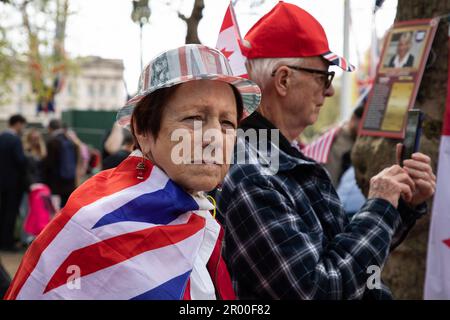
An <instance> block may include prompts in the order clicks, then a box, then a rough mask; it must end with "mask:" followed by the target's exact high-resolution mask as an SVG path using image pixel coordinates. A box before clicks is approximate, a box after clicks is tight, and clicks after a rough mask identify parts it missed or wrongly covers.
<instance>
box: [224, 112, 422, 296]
mask: <svg viewBox="0 0 450 320" xmlns="http://www.w3.org/2000/svg"><path fill="white" fill-rule="evenodd" d="M241 128H242V129H244V130H246V129H249V128H254V129H274V128H275V127H274V126H273V125H272V124H271V123H270V122H269V121H268V120H267V119H265V118H264V117H263V116H262V115H260V114H259V113H257V112H255V113H253V114H252V115H251V116H249V117H248V118H247V119H246V120H244V121H243V122H242V123H241ZM269 143H270V142H269ZM239 144H240V147H243V146H245V148H246V149H241V150H245V152H249V148H252V147H251V146H250V145H249V144H248V142H246V141H245V140H243V139H238V142H237V148H236V149H235V151H236V150H239ZM271 147H272V148H276V146H275V145H274V144H273V143H271ZM279 148H280V149H279V152H280V154H279V170H278V173H276V174H275V175H265V174H264V168H263V166H264V165H263V164H261V163H264V161H261V160H260V161H259V162H258V163H254V164H252V163H250V164H235V165H233V166H232V167H231V169H230V171H229V173H228V175H227V176H226V178H225V180H224V184H223V186H222V189H221V190H219V191H217V193H216V198H217V207H218V216H219V220H220V221H221V222H222V224H223V226H224V228H225V248H224V257H225V260H226V261H227V263H228V267H229V270H230V273H231V277H232V281H233V286H234V289H235V291H236V295H237V297H238V298H240V299H362V298H369V299H370V298H372V299H390V298H392V295H391V293H390V290H389V289H388V288H387V287H386V286H385V285H384V284H381V287H380V288H372V289H370V290H369V289H368V287H367V280H368V278H369V277H370V276H371V274H372V273H371V272H372V271H370V270H369V269H368V268H369V267H370V266H379V267H380V268H382V266H383V265H384V263H385V262H386V260H387V257H388V254H389V250H390V248H392V247H393V246H395V245H397V244H398V243H399V241H401V240H402V239H403V238H404V237H405V235H406V234H407V231H408V230H409V229H410V228H411V227H412V225H414V223H415V220H416V219H417V218H418V217H419V216H421V215H423V214H424V213H426V206H421V207H420V208H419V209H416V210H412V209H410V208H408V207H407V206H406V205H404V204H403V203H400V205H399V210H397V209H396V208H395V207H393V206H392V205H391V204H390V203H389V202H388V201H386V200H383V199H370V200H368V201H367V202H366V203H365V204H364V206H363V207H362V208H361V210H360V211H359V212H358V213H357V214H356V215H355V216H354V217H353V218H352V220H351V221H349V220H348V218H347V216H346V215H345V213H344V210H343V207H342V205H341V203H340V200H339V198H338V195H337V194H336V191H335V189H334V187H333V186H332V184H331V181H330V179H329V176H328V174H327V173H326V171H325V170H324V169H323V167H322V166H321V165H319V164H318V163H316V162H314V161H313V160H312V159H309V158H306V157H305V156H303V155H302V154H301V153H300V152H299V151H297V150H296V149H294V148H293V147H291V145H290V143H289V142H288V141H287V139H286V138H284V137H283V136H282V135H281V133H280V142H279ZM272 150H274V149H272ZM250 154H251V152H250ZM236 156H237V154H236V152H235V157H236ZM258 156H259V157H260V159H262V158H264V155H261V154H258ZM248 162H250V161H248ZM399 211H400V214H399Z"/></svg>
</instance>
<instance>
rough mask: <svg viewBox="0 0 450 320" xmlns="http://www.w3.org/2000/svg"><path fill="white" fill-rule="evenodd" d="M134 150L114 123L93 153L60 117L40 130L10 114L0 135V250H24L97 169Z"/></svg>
mask: <svg viewBox="0 0 450 320" xmlns="http://www.w3.org/2000/svg"><path fill="white" fill-rule="evenodd" d="M132 150H133V138H132V136H131V134H130V133H129V132H128V131H127V130H124V129H122V128H121V127H119V126H118V125H115V126H114V127H113V128H112V129H111V130H109V131H108V132H107V133H106V134H105V136H104V138H103V141H102V150H97V149H96V148H94V147H92V146H90V145H87V144H86V143H84V142H83V141H82V140H81V139H80V138H79V137H78V136H77V134H76V133H75V131H74V130H73V129H71V128H69V127H68V126H67V125H66V124H65V123H63V122H62V121H61V120H60V119H53V120H51V121H50V122H49V123H48V126H47V127H46V128H45V129H38V128H27V121H26V119H25V118H24V117H23V116H22V115H19V114H17V115H14V116H11V117H10V118H9V121H8V128H7V129H6V130H4V131H3V132H1V133H0V154H1V155H2V156H1V157H0V250H2V251H9V252H17V251H20V250H22V249H23V248H24V247H26V246H28V245H29V244H30V242H31V241H32V240H33V239H34V238H35V237H36V236H37V235H38V234H39V233H40V232H41V231H42V230H43V229H44V228H45V226H46V225H47V224H48V223H49V222H50V220H51V218H52V217H53V215H54V214H55V213H57V212H58V211H59V209H60V208H62V207H64V205H65V204H66V202H67V199H68V198H69V196H70V194H71V193H72V192H73V190H75V189H76V188H77V187H78V186H79V185H80V184H82V183H83V182H84V181H85V180H86V179H87V178H89V177H90V176H92V175H93V174H95V173H97V172H98V171H100V170H102V169H109V168H113V167H115V166H117V165H118V164H119V163H120V162H121V161H122V160H123V159H125V158H126V157H127V156H128V155H129V154H130V152H131V151H132Z"/></svg>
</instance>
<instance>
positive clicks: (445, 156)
mask: <svg viewBox="0 0 450 320" xmlns="http://www.w3.org/2000/svg"><path fill="white" fill-rule="evenodd" d="M449 44H450V29H449ZM448 65H449V66H450V55H449V60H448ZM448 79H449V80H447V81H448V84H447V103H446V110H445V116H444V128H443V131H442V137H441V143H440V147H439V163H438V172H437V185H436V193H435V196H434V203H433V213H432V216H431V227H430V236H429V239H428V257H427V270H426V277H425V292H424V298H425V299H450V209H449V199H450V179H449V177H450V68H449V73H448Z"/></svg>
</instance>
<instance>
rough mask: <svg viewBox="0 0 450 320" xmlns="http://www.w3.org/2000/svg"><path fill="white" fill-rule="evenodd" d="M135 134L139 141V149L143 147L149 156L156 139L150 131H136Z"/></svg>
mask: <svg viewBox="0 0 450 320" xmlns="http://www.w3.org/2000/svg"><path fill="white" fill-rule="evenodd" d="M135 136H136V140H137V143H138V144H139V149H141V151H142V153H143V154H144V155H145V156H148V155H149V154H150V150H151V148H152V145H153V144H154V142H155V139H154V138H153V136H152V135H151V134H150V133H149V132H147V133H141V132H139V133H138V132H135Z"/></svg>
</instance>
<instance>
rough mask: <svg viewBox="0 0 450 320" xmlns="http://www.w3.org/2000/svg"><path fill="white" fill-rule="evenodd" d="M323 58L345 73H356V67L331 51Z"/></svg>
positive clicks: (323, 55)
mask: <svg viewBox="0 0 450 320" xmlns="http://www.w3.org/2000/svg"><path fill="white" fill-rule="evenodd" d="M322 57H323V58H324V59H326V60H328V61H330V63H331V64H332V65H335V66H338V67H340V68H341V69H342V70H344V71H350V72H351V71H354V70H355V69H356V68H355V66H354V65H352V64H350V63H348V61H347V60H346V59H345V58H344V57H340V56H338V55H337V54H335V53H333V52H331V51H329V52H326V53H324V54H322Z"/></svg>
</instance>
